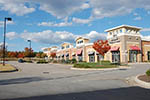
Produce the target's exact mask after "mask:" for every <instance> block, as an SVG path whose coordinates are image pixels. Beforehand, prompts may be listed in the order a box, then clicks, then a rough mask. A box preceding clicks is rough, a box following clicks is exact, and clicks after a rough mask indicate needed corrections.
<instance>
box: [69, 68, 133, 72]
mask: <svg viewBox="0 0 150 100" xmlns="http://www.w3.org/2000/svg"><path fill="white" fill-rule="evenodd" d="M70 69H72V70H85V71H86V70H100V71H105V70H106V71H107V70H126V69H130V67H127V68H103V69H102V68H101V69H100V68H99V69H98V68H97V69H96V68H74V67H71V68H70Z"/></svg>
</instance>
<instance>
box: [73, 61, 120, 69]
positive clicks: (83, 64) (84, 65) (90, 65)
mask: <svg viewBox="0 0 150 100" xmlns="http://www.w3.org/2000/svg"><path fill="white" fill-rule="evenodd" d="M73 67H75V68H117V67H119V65H114V64H111V63H110V62H109V61H103V62H101V63H100V62H99V63H86V62H80V63H77V64H74V66H73Z"/></svg>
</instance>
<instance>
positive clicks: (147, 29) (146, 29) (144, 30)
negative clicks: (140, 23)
mask: <svg viewBox="0 0 150 100" xmlns="http://www.w3.org/2000/svg"><path fill="white" fill-rule="evenodd" d="M141 31H143V32H150V28H143V29H142V30H141Z"/></svg>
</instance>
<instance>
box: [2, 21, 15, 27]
mask: <svg viewBox="0 0 150 100" xmlns="http://www.w3.org/2000/svg"><path fill="white" fill-rule="evenodd" d="M12 24H15V23H14V22H13V21H7V25H12ZM0 27H4V21H0Z"/></svg>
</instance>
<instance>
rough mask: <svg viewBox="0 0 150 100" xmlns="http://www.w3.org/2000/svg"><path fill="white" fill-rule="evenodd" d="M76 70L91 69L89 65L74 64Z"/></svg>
mask: <svg viewBox="0 0 150 100" xmlns="http://www.w3.org/2000/svg"><path fill="white" fill-rule="evenodd" d="M73 67H75V68H91V67H90V66H89V65H86V64H74V66H73Z"/></svg>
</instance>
